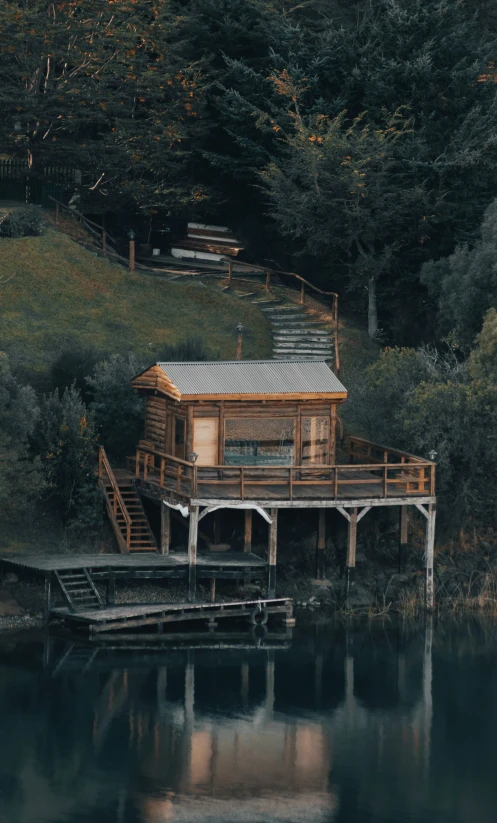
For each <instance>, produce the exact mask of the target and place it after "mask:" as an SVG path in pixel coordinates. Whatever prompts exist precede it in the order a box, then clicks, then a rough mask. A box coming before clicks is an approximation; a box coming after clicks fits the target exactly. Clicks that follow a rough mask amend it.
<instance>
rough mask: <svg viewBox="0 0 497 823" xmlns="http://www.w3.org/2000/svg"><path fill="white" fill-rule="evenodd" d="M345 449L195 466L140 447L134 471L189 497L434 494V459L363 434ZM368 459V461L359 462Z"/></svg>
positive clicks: (275, 497)
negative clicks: (336, 453) (341, 457)
mask: <svg viewBox="0 0 497 823" xmlns="http://www.w3.org/2000/svg"><path fill="white" fill-rule="evenodd" d="M346 448H347V449H348V450H349V451H348V453H349V454H350V455H351V456H352V457H351V460H350V462H347V463H334V464H332V465H309V464H308V465H303V466H229V465H224V466H196V465H194V464H193V463H189V462H188V461H186V460H180V459H179V458H177V457H173V456H172V455H169V454H166V453H165V452H161V451H158V450H156V449H154V448H148V447H143V446H141V447H139V448H138V449H137V452H136V458H135V459H134V471H135V476H136V477H137V478H140V479H142V480H144V481H145V482H149V483H153V484H157V485H159V486H160V487H161V488H167V489H168V490H170V491H172V492H173V493H175V494H176V495H178V496H179V497H184V498H189V499H192V498H193V499H195V498H197V497H206V498H207V497H217V496H219V497H231V498H234V499H239V500H247V499H256V498H257V499H261V498H263V497H264V496H265V495H264V488H262V487H268V488H269V489H270V495H269V496H270V497H271V498H274V499H283V500H294V499H295V498H296V497H301V498H305V499H309V500H312V499H314V500H317V499H320V498H323V499H330V498H331V499H340V498H345V497H349V498H369V497H370V498H387V497H397V496H398V497H403V496H418V497H419V496H430V497H432V496H433V495H434V494H435V464H434V463H432V462H431V461H429V460H423V459H422V458H420V457H415V456H414V455H410V454H408V453H407V452H398V451H395V450H393V449H385V448H384V447H383V446H378V445H376V444H374V443H370V442H369V441H367V440H363V439H362V438H353V437H351V438H348V439H347V441H346ZM379 452H381V455H380V454H379ZM364 457H366V458H367V462H358V460H362V459H364ZM299 489H301V490H302V494H301V495H299V494H298V492H299ZM305 489H307V491H304V490H305Z"/></svg>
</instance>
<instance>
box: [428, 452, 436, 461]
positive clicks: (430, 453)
mask: <svg viewBox="0 0 497 823" xmlns="http://www.w3.org/2000/svg"><path fill="white" fill-rule="evenodd" d="M437 454H438V452H436V451H435V449H432V450H431V451H429V452H428V459H429V460H431V462H432V463H434V462H435V460H436V458H437Z"/></svg>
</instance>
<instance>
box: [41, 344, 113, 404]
mask: <svg viewBox="0 0 497 823" xmlns="http://www.w3.org/2000/svg"><path fill="white" fill-rule="evenodd" d="M103 357H104V353H103V352H101V351H98V349H96V348H95V347H94V346H86V347H81V346H80V345H79V344H77V343H70V344H69V345H68V347H67V348H66V349H65V350H64V351H63V352H61V354H59V356H58V357H57V358H56V360H54V362H53V364H52V368H51V370H50V383H51V386H50V388H51V391H55V389H58V392H59V394H60V395H62V394H63V393H64V391H65V389H67V388H69V387H70V386H73V385H74V386H75V387H76V388H77V390H78V391H79V392H80V393H81V397H82V398H83V401H84V402H85V403H86V404H88V403H90V402H91V401H92V400H93V392H92V390H91V388H90V386H89V384H88V381H87V376H88V375H89V374H92V372H93V370H94V369H95V366H96V365H97V363H99V362H101V361H102V359H103Z"/></svg>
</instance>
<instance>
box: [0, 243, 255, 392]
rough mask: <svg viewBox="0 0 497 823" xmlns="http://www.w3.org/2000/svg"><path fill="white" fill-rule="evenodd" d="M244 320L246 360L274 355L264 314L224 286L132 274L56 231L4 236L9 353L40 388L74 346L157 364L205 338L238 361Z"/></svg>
mask: <svg viewBox="0 0 497 823" xmlns="http://www.w3.org/2000/svg"><path fill="white" fill-rule="evenodd" d="M238 322H241V323H243V325H244V327H245V330H246V332H245V339H244V358H259V357H260V358H263V357H270V356H271V337H270V331H269V327H268V325H267V323H266V321H265V320H264V318H263V316H262V314H261V312H260V311H259V310H258V309H257V308H256V307H254V306H252V305H250V304H247V303H243V302H241V301H239V300H237V299H236V298H231V297H228V296H227V295H224V294H222V293H220V292H218V291H217V289H215V288H214V287H208V286H203V285H201V284H200V283H182V282H178V281H174V282H168V281H165V280H160V279H157V278H154V277H148V276H146V275H139V274H135V275H130V274H129V273H128V272H126V270H125V269H123V268H122V267H121V266H118V265H114V264H111V263H109V262H107V261H106V260H103V259H100V258H98V257H96V256H94V255H92V254H91V253H90V252H88V251H86V250H85V249H83V248H82V247H81V246H79V245H78V244H77V243H75V242H74V241H72V240H71V239H70V238H69V237H67V236H66V235H64V234H61V233H58V232H56V231H54V230H52V229H47V230H46V231H45V232H44V234H43V235H42V236H41V237H30V238H23V239H19V240H14V239H2V240H0V350H3V351H6V352H7V353H8V354H9V356H10V358H11V362H12V365H13V366H14V367H15V368H16V369H18V370H20V372H21V373H22V374H23V375H24V376H25V377H26V379H27V378H29V379H30V380H31V381H32V382H34V383H36V384H37V385H39V386H40V387H43V386H44V384H45V382H46V378H47V376H48V373H49V370H50V366H51V364H52V362H53V360H54V359H55V358H56V357H57V355H58V354H59V353H60V352H61V351H62V350H63V349H64V348H65V347H67V346H69V345H72V344H74V343H76V344H78V345H81V346H82V347H86V346H93V347H95V348H97V349H99V350H102V352H106V353H114V352H120V351H123V352H124V351H129V350H132V351H134V352H136V353H141V354H148V353H149V354H150V359H151V360H153V358H154V355H155V353H157V352H158V351H159V350H160V348H161V346H163V345H164V344H167V343H177V342H179V341H181V340H184V339H185V338H187V337H191V336H199V337H202V338H203V339H204V341H205V343H206V345H207V346H208V347H209V349H211V350H214V351H219V353H220V356H221V358H222V359H223V360H224V359H230V358H234V356H235V351H236V330H235V327H236V324H237V323H238Z"/></svg>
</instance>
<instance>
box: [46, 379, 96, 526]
mask: <svg viewBox="0 0 497 823" xmlns="http://www.w3.org/2000/svg"><path fill="white" fill-rule="evenodd" d="M31 446H32V450H33V452H34V453H35V454H37V455H39V457H40V460H41V466H42V472H43V477H44V479H45V482H46V492H45V494H46V498H47V500H48V501H49V502H50V503H51V505H52V506H53V507H54V509H55V511H56V512H57V513H58V515H59V516H60V517H61V519H62V522H63V523H65V524H66V525H68V526H69V527H71V528H72V529H73V530H80V531H87V532H88V531H92V530H94V529H96V528H97V527H98V525H99V524H100V522H101V519H102V506H101V502H102V499H101V494H100V491H99V489H98V486H97V482H96V473H95V470H96V457H97V439H96V435H95V428H94V424H93V420H92V418H91V416H89V415H88V412H87V409H86V407H85V405H84V403H83V401H82V400H81V395H80V394H79V392H78V391H77V389H75V388H74V387H71V388H68V389H66V390H65V391H64V393H63V394H62V396H59V392H58V391H57V390H55V391H54V392H53V393H52V394H50V395H47V396H45V397H44V398H43V400H42V403H41V408H40V415H39V417H38V420H37V423H36V426H35V429H34V432H33V436H32V438H31Z"/></svg>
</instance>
